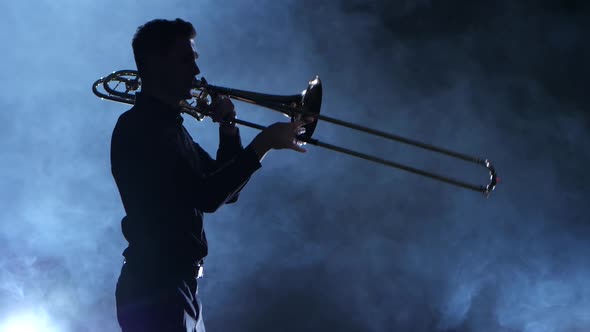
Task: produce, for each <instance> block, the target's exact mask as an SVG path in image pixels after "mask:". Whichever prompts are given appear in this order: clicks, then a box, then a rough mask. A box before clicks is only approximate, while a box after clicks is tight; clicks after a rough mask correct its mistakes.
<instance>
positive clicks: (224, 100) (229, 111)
mask: <svg viewBox="0 0 590 332" xmlns="http://www.w3.org/2000/svg"><path fill="white" fill-rule="evenodd" d="M210 110H211V120H213V122H217V123H219V124H220V125H224V126H227V125H231V126H233V125H234V124H235V122H236V111H235V108H234V103H232V101H231V99H229V98H228V97H226V96H216V97H214V98H213V102H212V103H211V107H210Z"/></svg>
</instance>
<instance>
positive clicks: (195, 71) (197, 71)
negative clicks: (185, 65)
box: [193, 63, 201, 76]
mask: <svg viewBox="0 0 590 332" xmlns="http://www.w3.org/2000/svg"><path fill="white" fill-rule="evenodd" d="M193 72H194V75H195V76H197V75H199V74H200V73H201V70H200V69H199V66H197V64H196V63H195V68H194V71H193Z"/></svg>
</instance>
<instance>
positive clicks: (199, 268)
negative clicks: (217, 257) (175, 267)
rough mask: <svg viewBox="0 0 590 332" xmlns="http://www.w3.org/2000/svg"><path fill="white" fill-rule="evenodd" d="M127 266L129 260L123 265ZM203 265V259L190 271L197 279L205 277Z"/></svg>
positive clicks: (124, 261)
mask: <svg viewBox="0 0 590 332" xmlns="http://www.w3.org/2000/svg"><path fill="white" fill-rule="evenodd" d="M126 264H128V263H127V260H125V259H124V260H123V265H126ZM203 265H204V263H203V260H202V259H201V260H200V261H199V262H198V263H195V264H193V266H192V267H191V269H190V274H191V276H192V277H194V278H196V279H199V278H202V277H203V275H204V269H205V268H204V266H203ZM185 271H186V270H185Z"/></svg>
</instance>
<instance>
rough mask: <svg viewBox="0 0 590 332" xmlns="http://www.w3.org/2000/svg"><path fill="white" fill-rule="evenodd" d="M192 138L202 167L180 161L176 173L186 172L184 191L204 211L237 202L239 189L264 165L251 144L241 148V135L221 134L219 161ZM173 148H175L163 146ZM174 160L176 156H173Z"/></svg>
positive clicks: (168, 142) (192, 202) (196, 206)
mask: <svg viewBox="0 0 590 332" xmlns="http://www.w3.org/2000/svg"><path fill="white" fill-rule="evenodd" d="M185 133H186V134H187V136H188V138H189V139H190V140H191V142H192V144H193V146H194V148H195V152H196V153H197V154H198V159H199V164H200V167H199V169H194V168H188V169H187V167H188V166H189V165H188V164H186V163H178V165H177V166H176V167H179V168H180V169H178V170H177V171H176V173H177V174H184V175H183V176H182V177H183V179H184V181H182V182H181V184H180V185H182V186H184V187H185V188H184V190H183V191H184V192H186V193H187V195H188V199H189V200H190V202H191V204H194V207H195V208H197V209H199V210H201V211H203V212H214V211H216V210H217V209H218V208H219V207H220V206H221V205H223V204H227V203H233V202H235V201H237V198H238V194H239V192H240V190H241V189H242V188H243V187H244V186H245V184H246V183H247V182H248V180H249V179H250V176H251V175H252V174H253V173H254V172H255V171H256V170H258V169H259V168H260V167H261V165H260V161H259V160H258V157H257V156H256V153H255V152H254V150H253V149H252V148H250V147H246V148H245V149H244V148H243V147H242V143H241V139H240V137H239V135H235V136H233V135H232V136H224V135H222V134H221V133H220V145H219V148H218V151H217V160H214V159H212V158H211V156H210V155H209V154H208V153H207V152H206V151H205V150H204V149H203V148H201V146H199V144H197V143H196V142H194V141H193V140H192V138H191V137H190V135H189V134H188V133H187V132H186V130H185ZM166 144H172V145H174V141H170V140H167V141H166ZM163 149H164V150H167V151H174V149H173V148H171V149H169V148H165V147H164V148H163ZM171 160H174V158H171Z"/></svg>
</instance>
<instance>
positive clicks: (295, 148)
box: [290, 144, 307, 152]
mask: <svg viewBox="0 0 590 332" xmlns="http://www.w3.org/2000/svg"><path fill="white" fill-rule="evenodd" d="M290 149H291V150H295V151H297V152H307V150H305V149H304V148H302V147H301V146H299V145H297V144H293V145H292V146H291V147H290Z"/></svg>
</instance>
